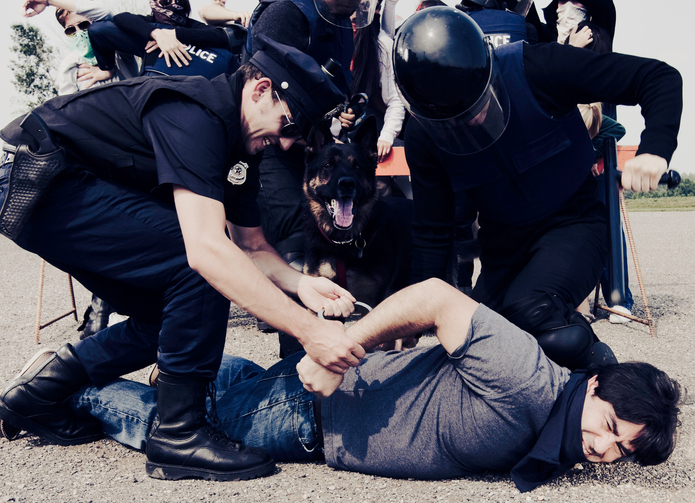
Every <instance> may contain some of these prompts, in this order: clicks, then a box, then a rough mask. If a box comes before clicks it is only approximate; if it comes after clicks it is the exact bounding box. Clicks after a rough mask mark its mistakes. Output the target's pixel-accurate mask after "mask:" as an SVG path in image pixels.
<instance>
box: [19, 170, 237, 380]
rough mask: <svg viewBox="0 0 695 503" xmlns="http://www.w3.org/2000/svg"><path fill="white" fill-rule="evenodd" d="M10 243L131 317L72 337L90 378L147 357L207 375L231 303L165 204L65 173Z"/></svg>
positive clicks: (181, 371) (117, 372) (217, 355)
mask: <svg viewBox="0 0 695 503" xmlns="http://www.w3.org/2000/svg"><path fill="white" fill-rule="evenodd" d="M17 244H18V245H19V246H21V247H22V248H24V249H26V250H28V251H30V252H33V253H36V254H37V255H39V256H41V257H43V258H44V259H45V260H46V261H47V262H49V263H51V264H53V265H54V266H56V267H58V268H59V269H62V270H63V271H65V272H67V273H68V274H71V275H72V276H73V277H74V278H75V279H76V280H78V281H79V282H80V283H82V284H83V285H84V286H85V287H86V288H87V289H88V290H90V291H92V292H93V293H94V294H95V295H97V296H98V297H100V298H102V299H104V300H105V301H106V302H108V303H109V304H111V305H112V306H113V307H114V309H115V310H116V311H118V312H119V313H122V314H126V315H129V316H130V318H129V319H128V320H127V321H124V322H122V323H119V324H116V325H113V326H111V327H108V328H106V329H104V330H102V331H101V332H99V333H97V334H96V335H94V336H92V337H89V338H87V339H85V340H82V341H79V342H77V343H76V344H74V348H75V351H76V353H77V356H78V357H79V359H80V361H81V363H82V364H83V365H84V367H85V369H86V371H87V373H88V375H89V377H90V379H91V380H92V382H93V383H94V384H96V385H97V386H99V385H103V384H105V383H107V382H109V381H111V380H113V379H114V378H116V377H118V376H121V375H123V374H126V373H129V372H132V371H134V370H137V369H141V368H143V367H145V366H147V365H149V364H152V363H154V362H155V361H157V362H158V365H159V366H160V368H161V369H162V370H165V371H167V372H169V373H171V374H175V375H196V376H198V377H205V378H208V379H214V378H215V375H216V373H217V370H218V368H219V365H220V361H221V358H222V352H223V348H224V340H225V334H226V330H227V320H228V317H229V307H230V303H229V301H228V300H227V299H225V298H224V297H223V296H222V295H221V294H220V293H219V292H217V291H216V290H215V289H214V288H212V287H211V286H210V285H209V284H208V283H207V282H206V281H205V280H204V279H203V278H202V276H200V275H199V274H198V273H197V272H195V271H193V270H192V269H191V268H190V267H189V266H188V262H187V259H186V251H185V248H184V243H183V238H182V235H181V229H180V227H179V222H178V218H177V215H176V211H175V209H174V207H173V205H171V204H169V203H163V202H161V201H159V200H157V199H155V198H154V197H152V196H150V195H148V194H145V193H142V192H139V191H137V190H134V189H130V188H127V187H124V186H121V185H115V184H112V183H109V182H105V181H103V180H101V179H99V178H97V177H96V176H94V175H93V174H91V173H86V172H80V173H79V174H70V175H65V176H63V177H62V178H61V179H60V180H57V181H55V182H54V186H53V187H52V188H51V190H50V191H49V192H48V193H47V194H46V195H45V196H44V197H43V199H42V200H41V201H40V202H39V205H38V206H37V208H36V209H35V210H34V213H33V215H32V217H31V219H30V220H29V223H28V224H27V226H26V228H25V229H24V231H23V232H22V234H21V235H20V236H19V238H18V239H17Z"/></svg>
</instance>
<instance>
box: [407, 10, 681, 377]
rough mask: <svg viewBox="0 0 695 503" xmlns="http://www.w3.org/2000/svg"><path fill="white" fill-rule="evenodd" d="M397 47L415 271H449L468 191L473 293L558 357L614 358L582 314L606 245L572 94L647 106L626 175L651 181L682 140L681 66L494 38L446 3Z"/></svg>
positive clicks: (644, 186)
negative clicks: (475, 267) (475, 261)
mask: <svg viewBox="0 0 695 503" xmlns="http://www.w3.org/2000/svg"><path fill="white" fill-rule="evenodd" d="M464 48H465V50H464ZM393 57H394V71H395V76H396V82H397V85H398V88H399V91H400V93H401V98H402V100H403V103H404V104H405V106H406V107H407V109H408V110H409V112H410V113H411V115H413V117H414V118H415V119H416V120H410V121H409V122H408V126H407V128H406V134H405V150H406V157H407V161H408V165H409V167H410V170H411V176H412V183H413V197H414V208H415V209H414V211H415V214H414V229H413V267H412V276H411V279H412V281H413V282H416V281H420V280H423V279H426V278H428V277H439V278H445V277H446V272H447V267H448V264H449V261H450V257H451V253H452V249H451V246H452V242H453V235H454V213H455V212H454V201H455V196H456V195H457V194H465V195H466V196H468V198H469V199H470V200H471V201H472V202H473V203H474V204H475V206H476V208H477V210H478V212H479V224H480V231H479V234H478V238H479V240H480V244H481V249H482V251H481V257H480V259H481V264H482V269H481V273H480V276H479V277H478V279H477V282H476V285H475V288H474V289H473V293H472V297H473V298H474V299H475V300H477V301H479V302H482V303H485V304H486V305H488V306H489V307H491V308H493V309H495V310H497V311H499V312H500V313H502V314H503V315H505V316H506V317H507V318H508V319H510V320H511V321H512V322H514V323H516V324H517V325H519V326H520V327H521V328H523V329H525V330H526V331H528V332H530V333H531V334H533V335H534V336H536V337H537V338H538V341H539V343H540V345H541V346H542V347H543V349H544V350H545V351H546V353H547V354H548V356H550V357H551V358H553V359H554V360H555V361H557V362H558V363H560V364H562V365H565V366H568V367H569V368H581V367H586V366H588V365H591V364H595V363H602V362H608V361H611V360H614V358H615V357H614V356H613V355H612V352H611V351H610V348H608V347H607V346H606V345H605V344H603V343H598V342H597V339H596V337H595V335H594V334H593V331H592V330H591V327H590V325H589V324H588V323H586V322H585V321H584V319H583V317H581V315H578V314H576V313H575V311H574V309H575V308H576V307H577V306H578V305H579V304H580V303H581V301H582V300H583V299H584V298H585V297H586V295H588V293H589V292H590V291H591V289H592V288H593V287H594V286H595V285H596V282H597V280H598V278H599V275H600V273H601V271H602V269H603V267H604V263H605V254H606V251H607V250H606V223H605V215H604V214H605V210H604V208H603V207H602V204H601V203H599V202H597V201H596V200H594V199H593V198H592V192H593V189H594V186H595V182H594V180H593V177H592V176H591V173H590V170H591V166H592V164H593V161H594V152H593V148H592V145H591V141H590V139H589V136H588V133H587V130H586V127H585V126H584V123H583V121H582V120H581V117H580V115H579V112H578V110H577V107H576V105H577V104H578V103H589V102H594V101H608V102H611V103H625V104H637V103H639V104H640V105H641V106H642V113H643V115H644V117H645V122H646V129H645V131H644V133H643V134H642V142H641V144H640V148H639V150H638V152H637V154H638V155H637V156H636V157H635V158H634V159H632V160H631V161H629V162H628V163H626V164H625V168H624V172H623V175H622V183H623V186H624V187H625V188H628V189H632V190H638V191H640V190H641V191H647V190H650V189H655V188H656V187H657V184H658V182H659V179H660V177H661V175H662V174H663V173H664V172H665V171H666V169H667V166H668V161H669V160H670V158H671V155H672V154H673V151H674V150H675V148H676V136H677V133H678V128H679V125H680V114H681V109H682V97H681V96H682V82H681V78H680V75H679V73H678V72H677V71H676V70H674V69H673V68H671V67H669V66H668V65H666V64H665V63H663V62H660V61H655V60H649V59H642V58H637V57H633V56H626V55H620V54H614V53H611V54H602V55H599V54H596V53H593V52H591V51H587V50H582V49H577V48H574V47H571V46H563V45H559V44H536V45H528V44H525V43H523V42H517V43H511V44H507V45H502V46H500V47H498V48H497V49H493V48H492V47H491V45H490V44H489V43H488V42H487V41H485V40H484V37H483V33H482V32H481V31H480V29H479V27H478V26H477V25H476V24H475V22H473V20H472V19H471V18H470V17H469V16H467V15H466V14H464V13H462V12H461V11H459V10H457V9H453V8H449V7H434V8H430V9H425V10H423V11H420V12H418V13H416V14H415V15H413V16H411V17H410V18H409V19H408V20H407V21H406V22H405V23H404V24H403V25H402V26H401V28H400V30H399V32H398V34H397V35H396V41H395V45H394V54H393Z"/></svg>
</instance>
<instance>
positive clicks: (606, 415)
mask: <svg viewBox="0 0 695 503" xmlns="http://www.w3.org/2000/svg"><path fill="white" fill-rule="evenodd" d="M597 386H598V381H597V379H596V376H594V377H592V378H591V379H589V385H588V386H587V391H586V399H585V400H584V409H583V411H582V447H583V449H584V455H585V456H586V459H587V460H588V461H591V462H592V463H611V462H612V461H617V460H619V459H621V458H624V457H627V456H629V455H630V454H631V453H632V442H633V441H634V440H635V438H637V437H638V436H639V434H640V433H641V432H642V428H643V425H641V424H634V423H629V422H627V421H623V420H622V419H620V418H618V416H616V414H615V409H614V408H613V406H612V405H611V404H610V403H608V402H606V401H604V400H601V399H600V398H598V397H597V396H596V395H595V394H594V390H595V389H596V387H597Z"/></svg>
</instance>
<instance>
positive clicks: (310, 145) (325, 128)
mask: <svg viewBox="0 0 695 503" xmlns="http://www.w3.org/2000/svg"><path fill="white" fill-rule="evenodd" d="M333 142H334V140H333V135H332V134H331V130H330V122H329V121H321V122H320V123H319V125H318V126H315V127H314V128H312V130H311V133H309V139H308V140H307V144H306V148H305V149H304V157H305V159H306V162H311V161H312V160H313V158H314V157H315V156H316V154H318V152H319V150H321V149H322V148H323V146H324V145H326V144H328V143H333Z"/></svg>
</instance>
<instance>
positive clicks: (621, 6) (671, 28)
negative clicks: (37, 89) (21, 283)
mask: <svg viewBox="0 0 695 503" xmlns="http://www.w3.org/2000/svg"><path fill="white" fill-rule="evenodd" d="M106 1H108V0H106ZM131 1H134V2H138V1H139V2H141V3H142V4H143V5H144V6H145V8H146V6H147V4H148V1H147V0H131ZM448 1H449V0H448ZM451 1H453V0H451ZM418 2H419V0H400V2H399V4H398V9H397V12H398V14H399V15H400V16H402V17H407V15H409V13H410V12H412V11H413V10H414V8H415V6H416V5H417V3H418ZM549 2H550V0H542V1H541V2H539V3H538V8H539V10H540V8H542V7H544V6H546V5H547V4H548V3H549ZM614 2H615V5H616V10H617V27H616V33H615V42H614V50H615V51H617V52H623V53H627V54H634V55H637V56H645V57H650V58H656V59H661V60H663V61H666V62H667V63H669V64H670V65H671V66H674V67H675V68H677V69H678V70H679V71H680V72H681V74H682V76H683V80H684V84H685V85H684V90H683V94H684V109H683V118H682V122H681V130H680V134H679V136H678V140H679V147H678V150H676V153H675V154H674V156H673V159H672V161H671V167H672V168H673V169H675V170H677V171H680V172H681V173H695V164H694V163H693V161H692V159H693V157H695V105H693V96H695V64H693V62H692V61H693V57H692V43H691V37H690V35H689V34H690V32H691V30H692V29H693V26H692V20H691V16H688V15H686V13H685V12H682V11H681V13H680V15H679V13H678V10H677V9H676V8H675V4H674V3H666V4H664V3H659V2H654V1H653V0H614ZM22 3H23V2H21V1H18V0H8V1H6V2H5V3H4V5H5V7H4V10H5V14H4V15H3V18H4V19H5V21H3V22H2V23H4V29H2V30H0V92H1V94H0V95H1V96H2V100H3V103H2V107H0V125H4V124H6V123H7V122H9V121H10V120H11V119H13V118H14V117H15V116H16V115H18V113H19V112H21V110H18V109H17V106H16V104H13V102H12V101H13V96H14V95H15V94H16V93H15V91H14V87H13V85H12V83H11V82H12V73H11V66H10V65H11V62H10V51H9V47H10V37H9V33H10V26H11V25H12V24H14V23H17V22H22V21H23V20H24V18H22V17H21V6H22ZM207 3H208V1H207V0H191V5H192V6H193V17H197V14H195V13H196V11H197V10H198V8H199V7H200V6H202V5H205V4H207ZM255 4H256V0H227V7H228V8H229V9H239V10H242V9H247V10H251V9H253V6H254V5H255ZM659 6H665V7H668V8H664V9H661V10H659V9H656V7H659ZM53 14H54V9H53V8H49V10H48V11H47V12H44V13H43V14H42V15H40V16H37V17H34V18H32V19H30V20H29V22H30V23H32V24H36V25H37V26H39V27H40V28H41V29H42V30H43V31H44V33H46V34H48V35H49V37H50V40H51V41H52V42H54V43H61V37H60V35H61V32H60V31H59V28H60V26H59V25H58V23H57V21H56V20H55V17H54V16H53ZM541 19H542V14H541ZM63 38H64V37H63ZM687 54H690V56H687ZM618 120H619V121H620V122H621V123H622V124H623V125H624V126H625V128H626V129H627V135H626V136H625V138H623V139H622V140H621V141H620V144H622V145H637V144H638V143H639V135H640V133H641V132H642V129H643V128H644V121H643V120H642V116H641V115H640V111H639V107H619V108H618Z"/></svg>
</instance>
